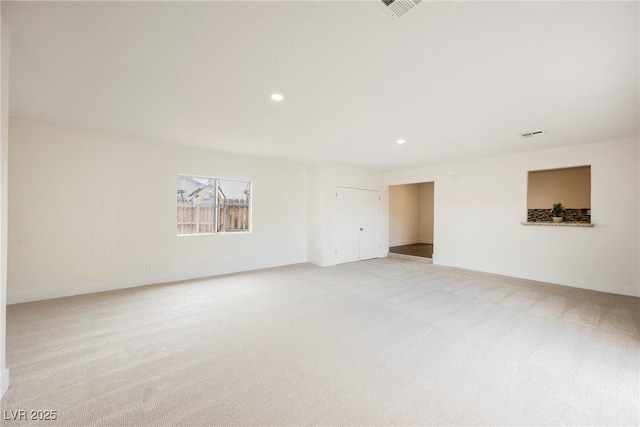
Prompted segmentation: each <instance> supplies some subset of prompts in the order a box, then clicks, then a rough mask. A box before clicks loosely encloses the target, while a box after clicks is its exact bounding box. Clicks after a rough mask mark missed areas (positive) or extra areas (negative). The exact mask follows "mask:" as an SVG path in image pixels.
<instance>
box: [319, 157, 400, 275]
mask: <svg viewBox="0 0 640 427" xmlns="http://www.w3.org/2000/svg"><path fill="white" fill-rule="evenodd" d="M337 186H340V187H349V188H359V189H363V190H375V191H380V196H381V197H382V203H381V212H380V221H381V224H382V230H381V239H380V240H381V248H380V255H379V256H380V257H384V256H385V255H386V253H387V249H388V242H389V228H388V223H389V220H388V218H389V216H388V213H389V199H388V189H387V187H386V186H384V185H383V175H382V173H381V172H376V171H372V170H368V169H362V168H357V167H352V166H346V165H341V164H337V163H321V164H317V165H313V166H310V170H309V199H310V200H309V214H308V215H309V243H308V244H309V246H308V252H309V262H312V263H314V264H317V265H321V266H329V265H334V264H336V255H335V250H336V248H335V240H334V238H335V234H334V230H335V228H336V227H335V212H336V196H335V192H336V187H337Z"/></svg>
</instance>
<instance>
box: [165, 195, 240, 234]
mask: <svg viewBox="0 0 640 427" xmlns="http://www.w3.org/2000/svg"><path fill="white" fill-rule="evenodd" d="M220 202H221V203H220V206H219V209H218V221H217V224H218V229H217V230H216V205H215V201H214V200H211V202H209V201H208V200H203V201H202V202H201V203H199V204H197V205H193V204H191V203H188V202H181V201H179V202H178V222H177V224H178V234H201V233H214V232H216V231H217V232H229V231H248V230H249V204H248V203H246V202H245V201H244V200H239V199H222V200H220Z"/></svg>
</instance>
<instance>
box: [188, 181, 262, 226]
mask: <svg viewBox="0 0 640 427" xmlns="http://www.w3.org/2000/svg"><path fill="white" fill-rule="evenodd" d="M181 177H186V178H195V179H203V180H209V181H211V180H213V181H215V185H214V186H215V189H216V191H215V198H214V209H213V216H214V221H213V232H204V233H195V232H194V233H180V232H179V230H176V231H177V235H178V237H189V236H212V235H216V234H251V233H252V232H253V181H251V180H248V179H226V178H215V177H208V176H202V175H193V174H186V173H179V174H178V178H177V179H178V181H179V180H180V178H181ZM221 181H231V182H241V183H246V184H248V191H249V194H248V196H247V199H246V200H247V205H248V209H247V215H248V218H247V229H246V230H236V231H233V230H231V231H230V230H223V231H218V228H219V219H220V201H219V191H218V188H219V185H220V182H221ZM177 190H178V191H179V190H180V189H179V188H178V189H177ZM179 202H180V201H179V200H178V199H176V208H177V209H178V208H179V207H180V206H179V204H178V203H179ZM197 206H199V203H198V205H197ZM176 213H177V212H176ZM224 220H225V221H226V220H227V218H226V216H225V218H224ZM176 226H177V227H179V226H180V223H179V222H178V218H176Z"/></svg>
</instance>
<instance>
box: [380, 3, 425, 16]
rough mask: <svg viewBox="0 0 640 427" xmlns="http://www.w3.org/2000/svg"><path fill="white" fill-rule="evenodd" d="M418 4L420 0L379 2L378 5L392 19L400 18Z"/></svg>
mask: <svg viewBox="0 0 640 427" xmlns="http://www.w3.org/2000/svg"><path fill="white" fill-rule="evenodd" d="M420 2H422V0H381V2H380V5H381V6H382V8H383V9H384V10H385V11H386V12H387V13H388V14H389V15H391V17H392V18H400V17H401V16H402V15H404V14H405V13H407V12H409V11H410V10H411V9H413V8H414V7H416V6H417V5H418V4H420Z"/></svg>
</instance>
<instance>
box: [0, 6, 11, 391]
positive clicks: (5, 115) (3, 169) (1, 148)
mask: <svg viewBox="0 0 640 427" xmlns="http://www.w3.org/2000/svg"><path fill="white" fill-rule="evenodd" d="M0 26H1V28H0V33H1V34H2V52H1V56H2V60H1V67H0V68H1V72H0V76H1V79H0V80H1V83H0V398H2V396H4V393H5V392H6V391H7V389H8V388H9V370H8V369H6V368H7V365H6V358H5V353H6V350H5V348H6V347H5V346H6V303H7V213H8V211H7V194H8V184H7V183H8V159H9V158H8V154H9V152H8V147H9V136H8V129H9V53H10V49H11V32H10V31H9V27H8V26H7V25H6V24H5V22H4V21H2V18H1V17H0Z"/></svg>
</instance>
